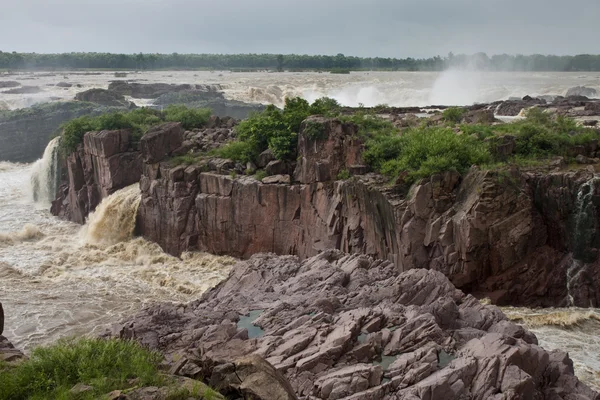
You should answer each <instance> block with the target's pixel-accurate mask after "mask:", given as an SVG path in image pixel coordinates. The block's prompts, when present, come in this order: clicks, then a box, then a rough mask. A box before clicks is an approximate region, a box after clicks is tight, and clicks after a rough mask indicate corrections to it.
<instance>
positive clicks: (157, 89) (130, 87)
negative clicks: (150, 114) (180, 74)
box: [108, 81, 208, 99]
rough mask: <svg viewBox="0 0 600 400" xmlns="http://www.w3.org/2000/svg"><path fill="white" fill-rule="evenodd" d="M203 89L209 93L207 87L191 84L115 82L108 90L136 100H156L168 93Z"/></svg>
mask: <svg viewBox="0 0 600 400" xmlns="http://www.w3.org/2000/svg"><path fill="white" fill-rule="evenodd" d="M203 88H206V89H207V91H208V87H207V86H203V85H190V84H182V85H175V84H169V83H138V82H127V81H113V82H111V83H110V84H109V85H108V90H110V91H112V92H115V93H118V94H121V95H125V96H131V97H133V98H136V99H156V98H157V97H160V96H161V95H164V94H166V93H172V92H183V91H190V90H196V89H200V90H201V89H203Z"/></svg>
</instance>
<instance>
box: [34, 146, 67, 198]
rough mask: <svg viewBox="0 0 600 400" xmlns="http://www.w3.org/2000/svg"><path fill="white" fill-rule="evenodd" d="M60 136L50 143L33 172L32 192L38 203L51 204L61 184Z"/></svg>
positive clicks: (35, 164)
mask: <svg viewBox="0 0 600 400" xmlns="http://www.w3.org/2000/svg"><path fill="white" fill-rule="evenodd" d="M59 144H60V136H59V137H55V138H54V139H52V140H51V141H50V143H48V146H46V150H44V155H43V156H42V158H40V159H39V160H37V161H36V162H35V163H34V164H33V167H32V170H31V192H32V195H33V201H35V202H36V203H44V204H49V203H51V202H52V200H54V198H55V197H56V192H57V191H58V184H59V182H60V164H59V150H60V148H59Z"/></svg>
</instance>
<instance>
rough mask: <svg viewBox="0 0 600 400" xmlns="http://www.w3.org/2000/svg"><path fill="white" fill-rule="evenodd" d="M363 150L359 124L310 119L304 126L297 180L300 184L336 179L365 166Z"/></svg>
mask: <svg viewBox="0 0 600 400" xmlns="http://www.w3.org/2000/svg"><path fill="white" fill-rule="evenodd" d="M362 149H363V144H362V141H361V140H360V138H359V137H358V129H357V127H356V125H354V124H351V123H344V122H341V121H340V120H338V119H332V118H325V117H320V116H312V117H309V118H307V119H306V120H305V121H304V122H302V126H301V127H300V134H299V136H298V164H297V166H296V171H295V172H294V178H295V180H296V181H298V182H300V183H314V182H327V181H333V180H336V179H337V176H338V174H339V173H340V172H342V170H344V169H348V167H350V166H353V165H360V164H362V161H361V153H362Z"/></svg>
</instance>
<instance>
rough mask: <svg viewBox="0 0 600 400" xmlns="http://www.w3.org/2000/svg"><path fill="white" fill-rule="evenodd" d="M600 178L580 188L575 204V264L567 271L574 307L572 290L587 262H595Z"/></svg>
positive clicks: (571, 300)
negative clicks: (591, 251) (593, 244)
mask: <svg viewBox="0 0 600 400" xmlns="http://www.w3.org/2000/svg"><path fill="white" fill-rule="evenodd" d="M598 182H600V178H598V177H596V176H594V177H593V178H592V179H590V180H588V181H586V182H585V183H584V184H582V185H581V186H580V187H579V191H578V192H577V201H576V202H575V216H574V218H575V226H574V233H573V262H572V263H571V265H570V266H569V268H568V269H567V302H568V305H569V306H574V298H573V294H572V289H573V286H574V285H575V283H577V281H578V278H579V275H580V274H581V273H582V272H583V271H585V270H586V268H587V264H586V263H587V262H591V261H593V258H594V257H595V255H594V254H590V252H589V249H590V248H592V247H593V246H592V241H593V240H594V236H595V234H596V231H597V229H598V227H597V223H596V212H595V207H594V203H593V201H592V200H593V197H594V192H595V190H596V184H597V183H598Z"/></svg>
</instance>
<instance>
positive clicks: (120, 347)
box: [0, 339, 165, 400]
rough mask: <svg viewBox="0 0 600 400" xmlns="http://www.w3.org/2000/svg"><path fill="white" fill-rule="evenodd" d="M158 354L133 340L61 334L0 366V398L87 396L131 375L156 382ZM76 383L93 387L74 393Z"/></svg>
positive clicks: (109, 388) (124, 385) (118, 385)
mask: <svg viewBox="0 0 600 400" xmlns="http://www.w3.org/2000/svg"><path fill="white" fill-rule="evenodd" d="M161 358H162V356H161V355H160V354H158V353H155V352H151V351H148V350H146V349H144V348H143V347H141V346H140V345H139V344H138V343H136V342H132V341H122V340H117V339H111V340H102V339H77V340H62V341H60V342H58V343H57V344H54V345H52V346H49V347H39V348H36V349H35V350H34V351H33V352H32V354H31V358H30V359H28V360H26V361H24V362H22V363H21V364H18V365H17V366H16V367H14V368H5V369H3V370H0V399H2V400H9V399H10V400H21V399H23V400H24V399H75V398H77V399H91V398H97V397H98V396H100V395H102V394H106V393H108V392H111V391H113V390H118V389H124V388H127V387H129V386H130V384H129V383H128V380H130V379H134V378H135V379H137V382H138V384H139V385H141V386H161V385H163V384H164V383H165V380H164V378H162V377H161V376H160V375H159V368H158V367H159V363H160V361H161ZM77 383H82V384H85V385H88V386H91V387H92V388H93V390H91V391H90V392H87V393H83V394H79V395H73V394H71V393H70V392H69V390H70V389H71V388H72V387H73V386H75V385H76V384H77Z"/></svg>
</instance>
